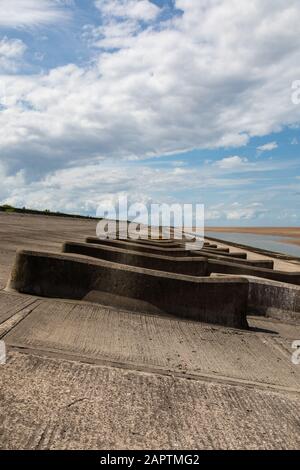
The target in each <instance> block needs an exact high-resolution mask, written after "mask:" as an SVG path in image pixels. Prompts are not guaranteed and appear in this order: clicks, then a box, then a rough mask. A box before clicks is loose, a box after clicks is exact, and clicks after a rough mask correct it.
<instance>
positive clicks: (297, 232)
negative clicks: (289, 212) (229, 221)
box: [206, 227, 300, 246]
mask: <svg viewBox="0 0 300 470" xmlns="http://www.w3.org/2000/svg"><path fill="white" fill-rule="evenodd" d="M206 230H207V231H211V232H218V233H250V234H253V235H266V236H273V237H281V239H280V240H278V241H281V242H283V243H288V244H291V245H297V246H300V227H206Z"/></svg>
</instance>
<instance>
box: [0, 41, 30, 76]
mask: <svg viewBox="0 0 300 470" xmlns="http://www.w3.org/2000/svg"><path fill="white" fill-rule="evenodd" d="M26 49H27V47H26V44H24V42H23V41H21V39H8V38H7V37H4V38H3V39H0V70H2V71H7V72H15V71H16V70H17V69H18V67H19V66H20V61H21V59H22V57H23V55H24V53H25V51H26Z"/></svg>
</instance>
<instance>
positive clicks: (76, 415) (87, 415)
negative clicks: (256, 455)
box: [0, 352, 300, 450]
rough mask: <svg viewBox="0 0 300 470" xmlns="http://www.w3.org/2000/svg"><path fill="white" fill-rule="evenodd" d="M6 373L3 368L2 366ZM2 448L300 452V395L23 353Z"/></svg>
mask: <svg viewBox="0 0 300 470" xmlns="http://www.w3.org/2000/svg"><path fill="white" fill-rule="evenodd" d="M1 367H2V366H1ZM0 389H1V408H0V423H1V424H0V435H1V438H0V447H1V449H36V450H43V449H44V450H45V449H50V450H55V449H58V450H61V449H75V450H76V449H98V450H101V449H103V450H105V449H144V450H148V449H149V450H151V449H162V450H165V449H172V450H173V449H174V450H176V449H199V450H201V449H276V450H278V449H298V448H299V446H300V435H299V420H300V402H299V397H298V396H294V395H287V394H286V393H284V394H283V393H279V392H276V393H274V392H270V391H265V390H264V391H263V390H255V389H248V388H247V389H245V388H244V387H241V386H231V385H226V384H218V383H214V382H212V383H208V382H205V381H203V382H201V381H194V380H186V379H182V378H178V377H171V376H169V377H167V376H162V375H157V374H149V373H141V372H136V371H128V370H127V371H126V370H122V369H117V368H110V367H103V366H91V365H86V364H80V363H75V362H68V361H64V360H57V359H49V358H45V357H39V356H37V355H26V354H20V353H16V352H11V353H10V354H9V360H8V364H7V365H6V366H4V367H2V368H1V374H0Z"/></svg>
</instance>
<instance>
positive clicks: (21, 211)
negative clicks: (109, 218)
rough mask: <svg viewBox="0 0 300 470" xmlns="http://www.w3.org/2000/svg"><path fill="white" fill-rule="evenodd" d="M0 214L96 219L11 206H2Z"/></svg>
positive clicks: (0, 206)
mask: <svg viewBox="0 0 300 470" xmlns="http://www.w3.org/2000/svg"><path fill="white" fill-rule="evenodd" d="M0 212H6V213H8V214H9V213H16V214H31V215H46V216H49V217H72V218H76V219H95V218H96V217H91V216H84V215H77V214H64V213H62V212H51V211H50V210H49V209H45V210H44V211H38V210H35V209H26V207H22V208H17V207H13V206H10V205H9V204H4V205H0Z"/></svg>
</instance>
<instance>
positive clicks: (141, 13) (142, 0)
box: [95, 0, 160, 21]
mask: <svg viewBox="0 0 300 470" xmlns="http://www.w3.org/2000/svg"><path fill="white" fill-rule="evenodd" d="M95 5H96V7H97V8H98V9H99V10H100V12H101V13H102V14H103V15H105V16H110V17H117V18H131V19H134V20H142V21H149V20H153V19H154V18H155V17H156V16H157V15H158V13H159V11H160V9H159V8H158V6H157V5H154V3H152V2H150V1H149V0H96V1H95Z"/></svg>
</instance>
